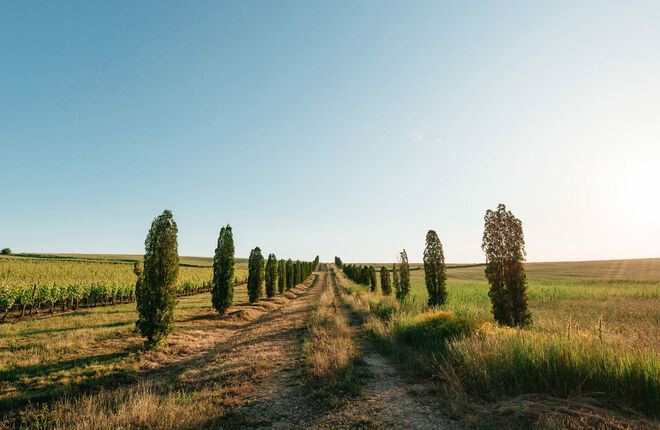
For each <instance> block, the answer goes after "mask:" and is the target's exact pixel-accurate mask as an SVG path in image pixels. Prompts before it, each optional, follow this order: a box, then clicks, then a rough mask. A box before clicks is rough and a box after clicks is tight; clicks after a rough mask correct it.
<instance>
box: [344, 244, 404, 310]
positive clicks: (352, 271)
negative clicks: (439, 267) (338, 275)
mask: <svg viewBox="0 0 660 430" xmlns="http://www.w3.org/2000/svg"><path fill="white" fill-rule="evenodd" d="M343 270H344V274H345V275H346V276H347V277H348V278H349V279H350V280H352V281H353V282H355V283H358V284H362V285H366V286H368V287H369V288H370V289H371V291H372V292H374V291H376V289H377V288H378V284H377V282H378V281H377V279H378V275H377V274H376V268H375V267H374V266H366V265H364V266H361V265H354V264H345V265H344V269H343ZM380 288H381V291H382V293H383V295H386V296H389V295H390V294H392V290H394V294H395V296H396V298H397V299H399V300H404V299H405V298H406V297H407V296H408V294H409V293H410V265H409V264H408V254H407V253H406V250H405V249H404V250H403V251H401V253H400V254H399V264H398V265H397V264H394V265H392V279H391V280H390V273H389V270H388V269H387V267H385V266H381V267H380Z"/></svg>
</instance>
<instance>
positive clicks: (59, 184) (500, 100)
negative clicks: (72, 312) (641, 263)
mask: <svg viewBox="0 0 660 430" xmlns="http://www.w3.org/2000/svg"><path fill="white" fill-rule="evenodd" d="M659 20H660V2H657V1H649V2H636V1H631V2H620V1H617V2H607V1H594V2H589V1H580V2H574V1H566V2H559V1H547V2H510V1H506V2H458V1H457V2H440V1H435V2H431V1H429V2H425V1H424V2H417V1H397V2H394V1H360V2H339V1H332V2H329V1H328V2H310V1H299V2H284V1H282V2H280V1H264V2H257V1H248V2H246V1H237V2H219V1H213V2H202V1H195V2H182V1H174V2H165V1H153V2H147V1H140V2H135V1H124V2H122V1H97V2H92V1H76V2H70V1H52V2H43V1H25V0H20V1H19V0H16V1H3V2H0V53H1V54H0V168H1V172H0V173H1V178H2V182H1V184H2V194H1V199H2V203H1V204H0V246H3V247H4V246H10V247H11V248H12V249H13V250H14V251H15V252H98V253H142V252H143V243H144V238H145V235H146V232H147V230H148V227H149V225H150V223H151V221H152V219H153V218H154V217H155V216H156V215H157V214H159V213H160V212H161V211H162V210H163V209H165V208H169V209H171V210H172V211H173V212H174V216H175V219H176V221H177V222H178V225H179V247H180V253H181V254H182V255H211V254H212V252H213V249H214V248H215V242H216V240H217V234H218V231H219V229H220V226H221V225H223V224H225V223H227V222H230V223H231V224H232V226H233V227H234V235H235V240H236V245H237V255H239V256H247V255H248V253H249V250H250V248H252V247H254V246H256V245H259V246H260V247H261V248H262V249H263V250H264V251H265V252H275V253H276V254H277V255H278V256H280V257H293V258H306V259H310V258H313V257H314V255H316V254H317V253H318V254H320V255H321V258H322V259H323V260H331V259H332V257H333V256H334V255H340V256H342V257H343V259H344V261H392V260H393V259H394V257H395V254H396V252H397V251H398V250H400V249H401V248H406V249H408V251H409V254H410V258H411V260H412V261H420V260H421V252H422V249H423V246H424V236H425V233H426V231H427V229H429V228H433V229H435V230H436V231H438V233H439V235H440V238H441V240H442V241H443V244H444V247H445V255H446V257H447V260H448V261H450V262H473V261H481V260H482V259H483V256H482V252H481V249H480V245H481V234H482V229H483V215H484V212H485V210H486V209H488V208H494V207H495V206H496V205H497V204H498V203H499V202H504V203H506V204H507V206H508V207H509V208H510V209H511V210H513V212H514V213H515V214H516V215H517V216H518V217H519V218H521V219H522V220H523V223H524V229H525V234H526V240H527V249H528V258H529V260H532V261H544V260H571V259H600V258H633V257H659V256H660V251H659V250H660V248H659V246H658V244H659V243H660V192H659V190H660V187H659V186H660V167H659V166H660V45H659V42H660V25H658V22H659Z"/></svg>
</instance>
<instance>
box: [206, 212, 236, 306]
mask: <svg viewBox="0 0 660 430" xmlns="http://www.w3.org/2000/svg"><path fill="white" fill-rule="evenodd" d="M233 301H234V235H233V233H232V230H231V226H230V225H229V224H227V225H226V226H225V227H222V228H220V235H219V236H218V246H217V247H216V248H215V257H213V282H212V285H211V303H212V304H213V307H214V308H215V309H216V310H217V311H218V312H219V313H220V315H224V313H225V312H227V309H229V307H230V306H231V305H232V303H233Z"/></svg>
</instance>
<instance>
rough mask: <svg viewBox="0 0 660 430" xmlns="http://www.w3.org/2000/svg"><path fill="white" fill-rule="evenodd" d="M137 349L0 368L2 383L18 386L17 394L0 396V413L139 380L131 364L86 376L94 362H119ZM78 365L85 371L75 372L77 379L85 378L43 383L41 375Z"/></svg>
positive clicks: (91, 370) (137, 348) (95, 363)
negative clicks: (1, 369) (86, 371)
mask: <svg viewBox="0 0 660 430" xmlns="http://www.w3.org/2000/svg"><path fill="white" fill-rule="evenodd" d="M138 350H139V347H137V346H131V347H129V348H126V349H125V350H123V351H120V352H115V353H111V354H101V355H94V356H90V357H83V358H77V359H73V360H66V361H61V362H58V363H50V364H41V365H39V364H35V365H30V366H23V367H18V368H11V369H7V370H3V371H0V385H5V384H7V383H9V384H11V386H12V387H13V388H15V389H16V391H15V392H16V395H15V396H13V397H7V398H3V399H0V414H1V415H3V416H6V415H7V414H8V413H11V412H16V411H17V410H18V409H20V408H23V407H25V406H27V405H30V404H40V403H45V402H51V401H55V400H58V399H61V398H62V397H63V396H67V397H70V396H73V397H77V396H79V395H82V394H85V393H89V392H93V391H96V390H99V389H101V388H103V389H108V388H113V387H117V386H119V385H123V384H127V383H130V382H134V381H136V377H137V372H136V370H135V369H134V368H133V367H131V366H127V367H123V368H121V369H117V368H113V369H110V370H107V371H105V372H104V373H103V374H100V375H97V374H94V375H93V376H88V377H86V375H85V368H86V367H88V366H93V365H99V364H111V363H113V362H119V361H120V360H122V359H124V358H126V357H128V355H129V354H130V353H131V352H136V351H138ZM76 368H79V369H81V370H82V372H80V374H78V375H76V376H77V378H76V379H80V377H82V379H81V380H78V381H76V382H67V383H63V382H61V381H52V382H49V383H46V384H43V383H40V379H39V377H42V376H48V375H51V374H54V373H58V372H63V371H67V370H71V369H76ZM92 372H93V373H96V370H93V369H90V370H89V372H88V373H92ZM22 378H28V380H27V381H26V380H21V379H22ZM31 378H36V380H34V382H31V381H30V380H29V379H31Z"/></svg>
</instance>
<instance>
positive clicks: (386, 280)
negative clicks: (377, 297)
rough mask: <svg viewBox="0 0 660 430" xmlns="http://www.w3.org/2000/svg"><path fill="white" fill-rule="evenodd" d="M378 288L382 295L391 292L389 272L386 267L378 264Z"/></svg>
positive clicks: (387, 294)
mask: <svg viewBox="0 0 660 430" xmlns="http://www.w3.org/2000/svg"><path fill="white" fill-rule="evenodd" d="M380 289H381V291H382V292H383V295H384V296H389V295H390V294H392V284H391V283H390V272H389V271H388V270H387V267H385V266H380Z"/></svg>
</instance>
